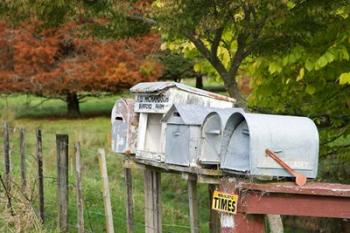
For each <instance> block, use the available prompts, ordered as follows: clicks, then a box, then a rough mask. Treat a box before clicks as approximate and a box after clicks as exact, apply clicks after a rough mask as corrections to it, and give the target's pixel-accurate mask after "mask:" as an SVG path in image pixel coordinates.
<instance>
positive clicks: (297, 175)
mask: <svg viewBox="0 0 350 233" xmlns="http://www.w3.org/2000/svg"><path fill="white" fill-rule="evenodd" d="M265 153H266V155H268V156H270V157H271V158H272V159H273V160H275V161H276V162H277V163H278V164H279V165H280V166H281V167H283V168H284V169H286V170H287V171H288V172H289V174H291V175H292V176H294V177H295V183H296V184H297V185H299V186H303V185H304V184H305V183H306V180H307V178H306V176H304V175H303V174H301V173H299V172H296V171H294V169H292V168H291V167H289V165H288V164H286V163H285V162H284V161H283V160H282V159H280V158H279V157H278V155H277V154H276V153H275V152H273V151H272V150H270V149H266V150H265Z"/></svg>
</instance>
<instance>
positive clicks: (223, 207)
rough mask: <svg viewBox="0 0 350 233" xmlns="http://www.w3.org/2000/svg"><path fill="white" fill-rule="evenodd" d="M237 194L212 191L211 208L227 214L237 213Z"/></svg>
mask: <svg viewBox="0 0 350 233" xmlns="http://www.w3.org/2000/svg"><path fill="white" fill-rule="evenodd" d="M237 202H238V195H235V194H229V193H223V192H219V191H214V193H213V200H212V206H211V208H212V209H213V210H217V211H219V212H224V213H228V214H236V213H237Z"/></svg>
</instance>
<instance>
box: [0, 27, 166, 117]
mask: <svg viewBox="0 0 350 233" xmlns="http://www.w3.org/2000/svg"><path fill="white" fill-rule="evenodd" d="M41 26H42V23H41V22H38V21H33V22H26V23H25V24H24V23H23V24H21V25H19V26H16V27H11V26H9V25H8V24H6V23H5V22H1V23H0V38H1V39H0V44H1V49H0V56H1V58H2V59H1V61H0V67H1V70H0V76H1V77H2V78H1V79H0V92H3V93H4V92H10V93H11V92H25V93H32V94H35V95H39V96H51V97H63V98H64V101H66V102H67V107H68V113H69V115H71V116H77V115H79V114H80V111H79V94H83V93H84V92H89V93H92V94H93V93H97V92H98V91H107V92H115V91H118V90H120V89H123V88H128V87H130V86H132V85H134V84H135V83H138V82H140V81H153V80H156V79H157V78H158V77H159V76H160V75H161V73H162V67H161V65H160V64H159V63H158V62H157V61H156V60H155V59H154V58H152V56H150V54H152V53H153V52H155V51H157V50H158V48H159V45H160V44H159V39H160V38H159V36H158V35H157V34H154V33H152V32H150V33H147V34H144V35H142V36H139V37H133V38H126V39H119V40H102V39H100V38H96V37H94V36H92V35H91V34H90V33H89V32H88V31H87V30H86V29H85V28H84V27H85V26H86V25H85V24H81V25H79V24H77V23H75V22H67V23H65V24H62V25H60V26H59V27H54V28H44V27H41ZM38 28H39V29H40V30H37V29H38ZM80 97H81V96H80Z"/></svg>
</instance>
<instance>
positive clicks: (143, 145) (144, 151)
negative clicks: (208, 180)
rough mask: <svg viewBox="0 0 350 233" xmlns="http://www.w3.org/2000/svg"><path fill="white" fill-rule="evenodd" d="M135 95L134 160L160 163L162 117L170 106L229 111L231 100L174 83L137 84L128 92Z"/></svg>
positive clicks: (163, 149) (164, 133) (162, 141)
mask: <svg viewBox="0 0 350 233" xmlns="http://www.w3.org/2000/svg"><path fill="white" fill-rule="evenodd" d="M130 91H131V92H132V93H134V94H135V107H134V111H135V112H137V113H139V114H140V115H139V126H138V127H139V128H138V135H137V147H136V157H138V158H142V159H151V160H155V161H161V162H163V161H164V160H165V136H166V132H165V128H166V125H167V124H166V122H165V121H162V118H163V116H164V115H165V114H166V113H167V112H168V111H169V109H170V108H171V106H172V105H173V104H193V105H197V106H204V107H216V108H230V107H233V104H234V102H235V100H234V99H232V98H229V97H226V96H222V95H218V94H215V93H211V92H207V91H204V90H201V89H197V88H193V87H190V86H186V85H184V84H181V83H176V82H146V83H139V84H137V85H136V86H134V87H132V88H131V89H130Z"/></svg>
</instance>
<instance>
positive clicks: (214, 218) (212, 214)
mask: <svg viewBox="0 0 350 233" xmlns="http://www.w3.org/2000/svg"><path fill="white" fill-rule="evenodd" d="M216 188H217V185H216V184H208V193H209V232H210V233H219V232H220V217H219V214H218V213H217V212H216V211H215V210H212V209H211V207H212V201H213V193H214V191H215V189H216Z"/></svg>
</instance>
